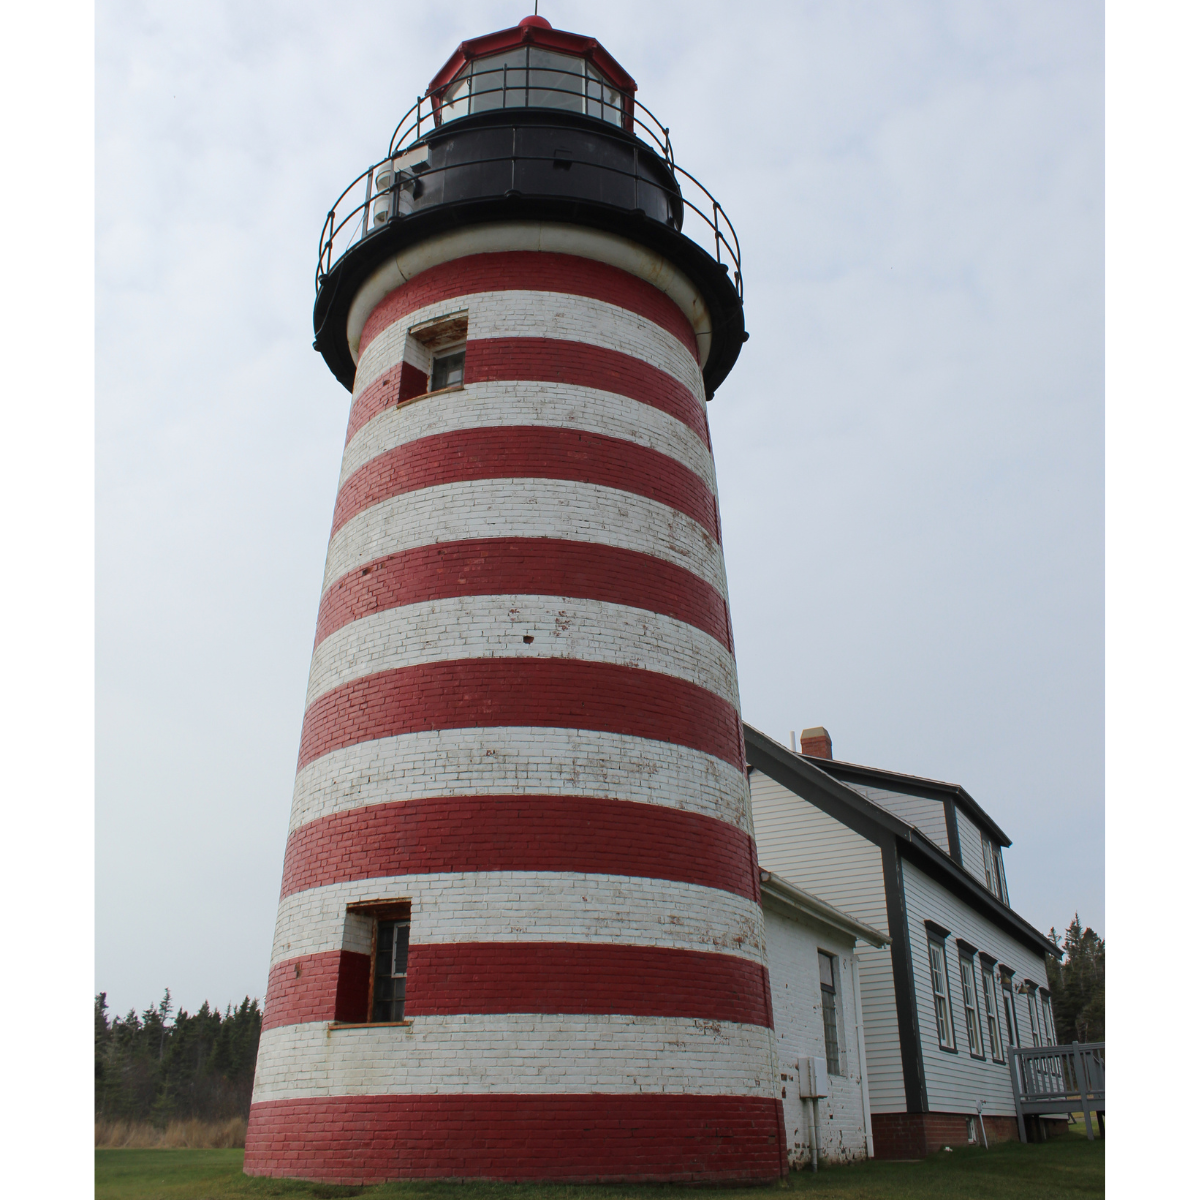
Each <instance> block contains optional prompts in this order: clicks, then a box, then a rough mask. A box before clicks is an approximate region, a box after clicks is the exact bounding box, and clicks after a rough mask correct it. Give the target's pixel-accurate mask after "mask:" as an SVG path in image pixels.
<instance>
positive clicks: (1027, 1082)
mask: <svg viewBox="0 0 1200 1200" xmlns="http://www.w3.org/2000/svg"><path fill="white" fill-rule="evenodd" d="M1008 1069H1009V1072H1010V1074H1011V1075H1012V1089H1013V1103H1014V1104H1015V1105H1016V1109H1017V1129H1018V1131H1019V1132H1020V1134H1021V1141H1023V1142H1025V1141H1028V1140H1029V1139H1028V1137H1027V1136H1026V1133H1025V1117H1026V1116H1027V1115H1028V1116H1042V1115H1044V1114H1047V1113H1071V1112H1080V1111H1082V1113H1083V1119H1084V1122H1085V1123H1086V1125H1087V1135H1088V1137H1089V1138H1094V1136H1095V1135H1094V1134H1093V1132H1092V1114H1093V1113H1095V1114H1096V1115H1097V1117H1098V1119H1099V1121H1100V1132H1101V1133H1102V1134H1103V1132H1104V1043H1103V1042H1072V1043H1071V1044H1070V1045H1069V1046H1031V1047H1028V1048H1024V1049H1022V1048H1019V1047H1017V1046H1010V1047H1009V1048H1008Z"/></svg>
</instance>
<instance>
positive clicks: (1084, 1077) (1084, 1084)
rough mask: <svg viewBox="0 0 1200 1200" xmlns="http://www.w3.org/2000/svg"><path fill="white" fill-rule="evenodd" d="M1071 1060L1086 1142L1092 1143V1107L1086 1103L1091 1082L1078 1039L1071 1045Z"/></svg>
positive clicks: (1094, 1136)
mask: <svg viewBox="0 0 1200 1200" xmlns="http://www.w3.org/2000/svg"><path fill="white" fill-rule="evenodd" d="M1071 1058H1072V1060H1073V1061H1074V1063H1075V1082H1076V1084H1078V1086H1079V1104H1080V1107H1081V1108H1082V1109H1083V1123H1084V1125H1085V1126H1086V1127H1087V1135H1088V1141H1089V1142H1094V1141H1095V1140H1096V1135H1095V1134H1094V1133H1093V1132H1092V1106H1091V1105H1090V1104H1089V1103H1088V1091H1089V1090H1090V1083H1091V1081H1090V1080H1089V1079H1088V1072H1087V1067H1086V1066H1085V1065H1084V1061H1083V1055H1081V1054H1080V1053H1079V1041H1078V1039H1077V1040H1075V1041H1073V1042H1072V1043H1071Z"/></svg>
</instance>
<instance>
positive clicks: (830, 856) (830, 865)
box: [750, 771, 906, 1112]
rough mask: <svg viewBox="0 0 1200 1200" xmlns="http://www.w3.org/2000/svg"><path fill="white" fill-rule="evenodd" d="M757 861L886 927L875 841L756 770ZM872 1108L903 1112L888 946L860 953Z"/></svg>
mask: <svg viewBox="0 0 1200 1200" xmlns="http://www.w3.org/2000/svg"><path fill="white" fill-rule="evenodd" d="M750 802H751V808H752V811H753V814H754V835H755V841H756V842H757V844H758V861H759V863H760V864H761V865H762V866H763V867H764V868H765V869H766V870H768V871H776V872H778V873H779V874H780V875H782V876H783V878H784V879H787V880H788V881H789V882H791V883H794V884H795V885H796V886H797V887H799V888H803V889H804V890H805V891H807V892H811V893H812V894H813V895H815V896H818V897H820V898H821V899H822V900H824V901H826V902H827V903H829V904H832V905H833V906H834V907H835V908H840V909H841V910H842V911H843V912H844V913H847V914H848V915H849V916H852V917H855V918H856V919H857V920H859V921H862V922H863V924H864V925H870V926H872V927H874V928H875V929H878V930H879V931H880V932H881V933H884V932H888V920H887V900H886V898H885V896H884V891H883V861H882V857H881V855H880V851H879V847H878V846H876V845H875V844H874V843H873V842H870V841H868V840H867V839H866V838H864V837H860V836H859V835H858V834H857V833H855V832H854V831H853V830H851V829H847V828H846V826H845V825H843V824H842V823H841V822H840V821H838V820H836V819H835V818H833V817H831V816H829V815H828V814H827V813H824V812H822V811H821V810H820V809H819V808H817V807H816V806H815V805H812V804H809V802H808V801H807V800H804V799H802V798H801V797H800V796H797V795H796V794H795V793H794V792H791V791H789V790H788V789H787V788H785V787H784V786H783V785H782V784H780V783H776V782H775V780H773V779H772V778H770V776H768V775H764V774H763V773H762V772H761V771H754V772H753V773H752V774H751V776H750ZM859 961H860V963H861V966H860V968H859V982H860V988H861V993H862V1004H863V1033H864V1038H865V1041H866V1045H867V1083H868V1085H869V1091H870V1094H871V1111H872V1112H903V1111H905V1103H906V1102H905V1096H904V1070H903V1067H902V1065H901V1062H900V1025H899V1021H898V1019H897V1017H896V991H895V985H894V982H893V979H892V956H891V952H890V951H889V950H888V949H886V948H884V949H882V950H877V949H876V948H875V947H874V946H868V947H866V948H865V949H862V950H860V951H859Z"/></svg>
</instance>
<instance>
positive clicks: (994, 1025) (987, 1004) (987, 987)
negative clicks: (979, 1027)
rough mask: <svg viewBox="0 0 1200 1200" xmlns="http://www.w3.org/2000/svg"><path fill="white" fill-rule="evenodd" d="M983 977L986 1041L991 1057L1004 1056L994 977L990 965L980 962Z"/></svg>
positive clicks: (999, 1057)
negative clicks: (989, 1047)
mask: <svg viewBox="0 0 1200 1200" xmlns="http://www.w3.org/2000/svg"><path fill="white" fill-rule="evenodd" d="M979 969H980V972H981V974H982V977H983V1009H984V1012H985V1014H986V1015H987V1032H988V1042H989V1044H990V1046H991V1050H992V1057H993V1058H995V1059H1001V1058H1003V1057H1004V1055H1003V1052H1002V1050H1001V1046H1000V1011H999V1008H998V1007H997V1005H996V977H995V976H994V975H993V974H992V970H991V968H990V967H988V966H986V965H985V964H982V963H981V964H980V968H979Z"/></svg>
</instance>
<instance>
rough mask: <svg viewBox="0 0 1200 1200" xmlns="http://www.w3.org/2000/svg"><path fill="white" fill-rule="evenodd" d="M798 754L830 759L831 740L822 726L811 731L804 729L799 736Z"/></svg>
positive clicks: (827, 731) (831, 750)
mask: <svg viewBox="0 0 1200 1200" xmlns="http://www.w3.org/2000/svg"><path fill="white" fill-rule="evenodd" d="M800 753H801V754H811V755H812V756H813V758H832V757H833V739H832V738H830V736H829V730H828V729H826V728H825V726H824V725H817V726H815V727H814V728H813V729H805V730H804V731H803V732H802V733H801V734H800Z"/></svg>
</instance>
